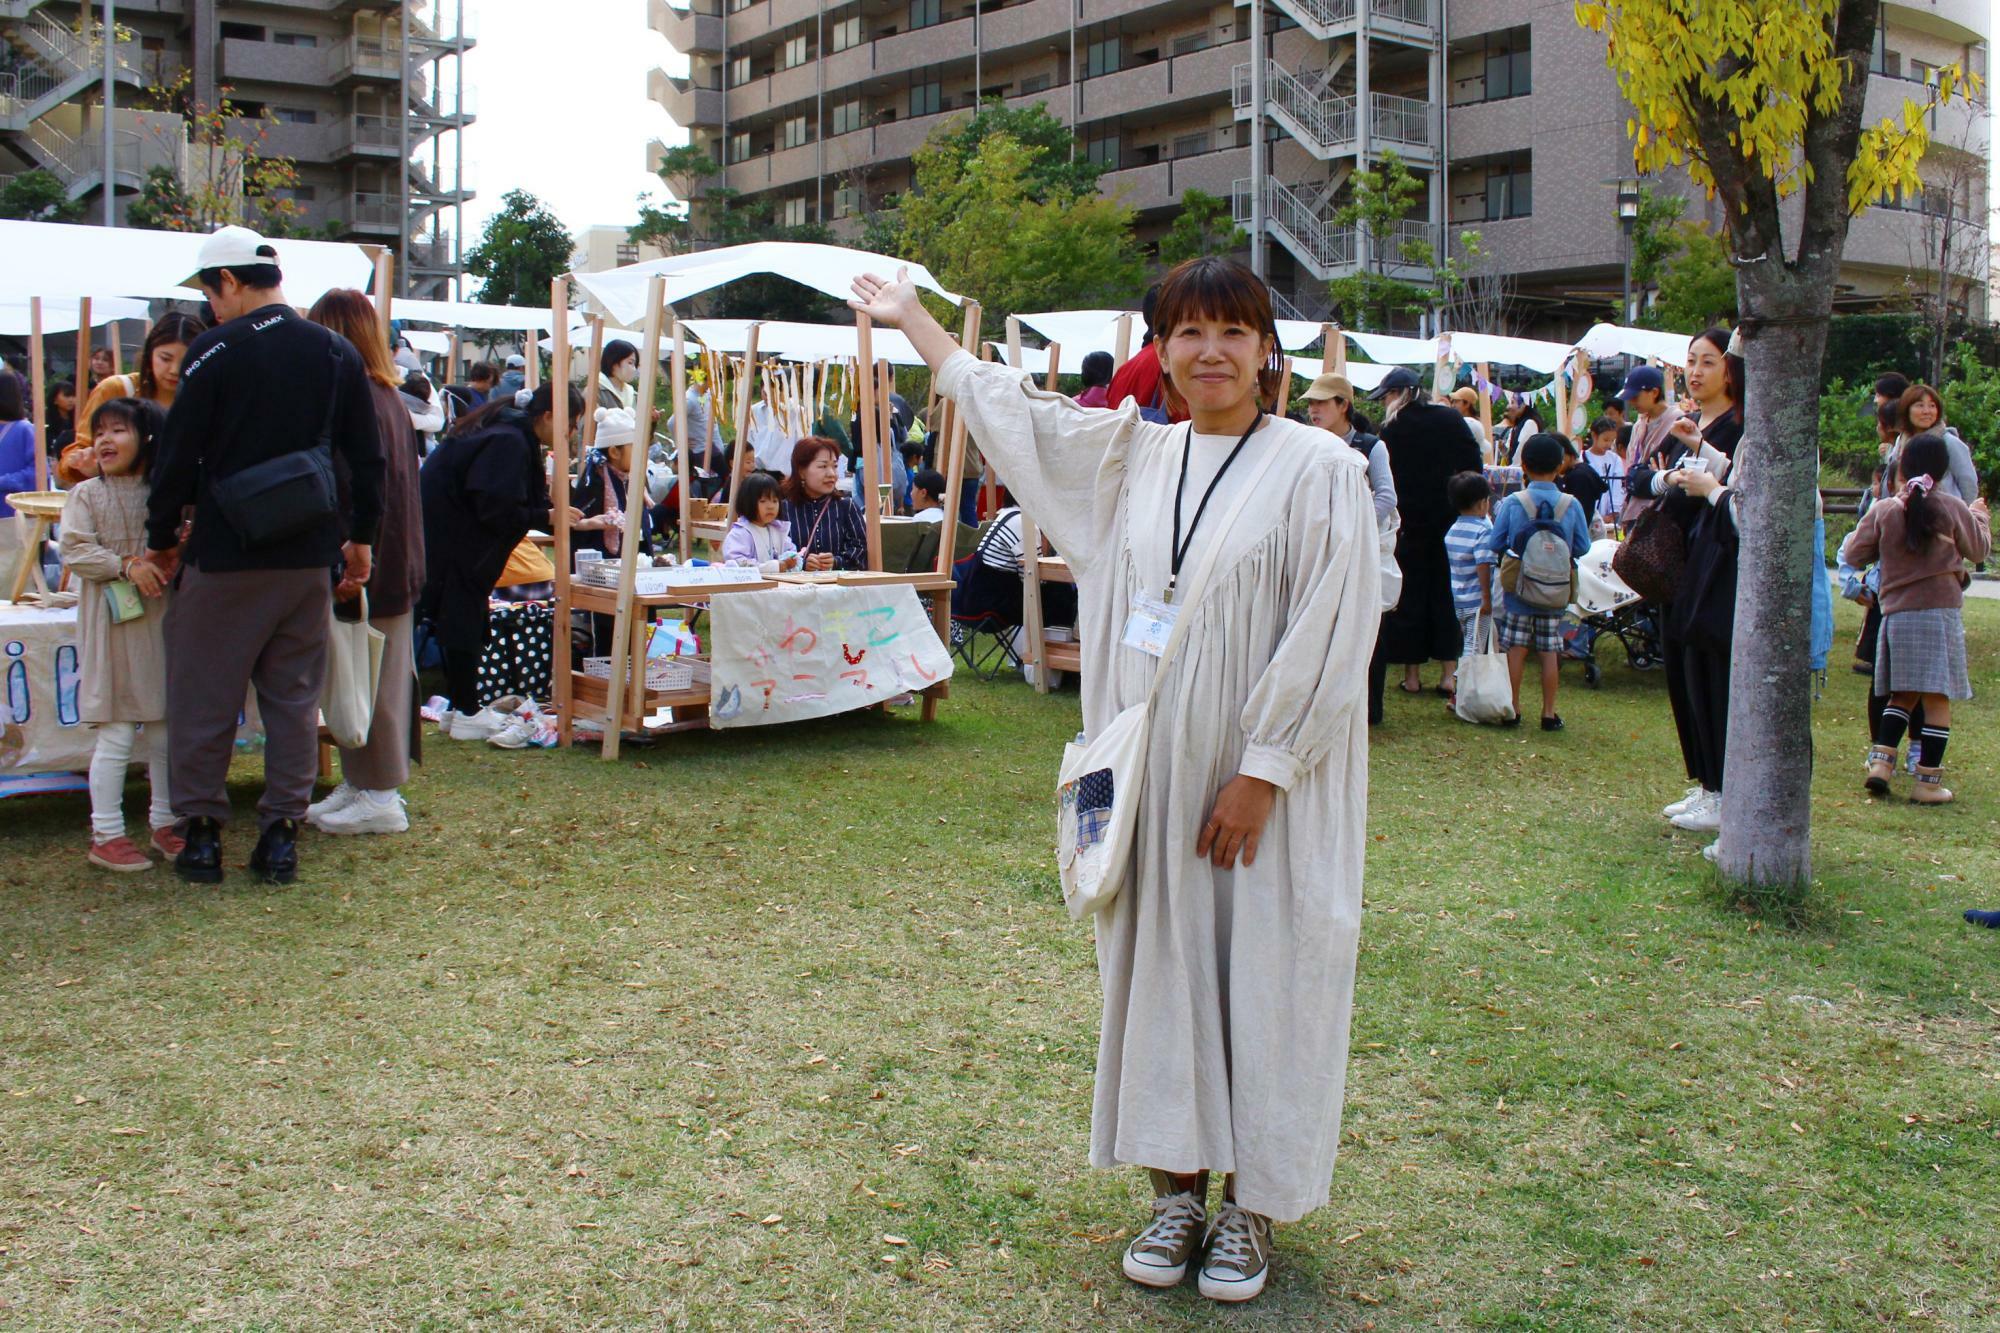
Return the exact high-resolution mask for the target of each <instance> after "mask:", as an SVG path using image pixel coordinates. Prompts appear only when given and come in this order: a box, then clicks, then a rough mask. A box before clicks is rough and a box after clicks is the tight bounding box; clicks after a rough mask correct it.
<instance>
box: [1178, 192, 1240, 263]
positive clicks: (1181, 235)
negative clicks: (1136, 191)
mask: <svg viewBox="0 0 2000 1333" xmlns="http://www.w3.org/2000/svg"><path fill="white" fill-rule="evenodd" d="M1249 248H1250V235H1249V233H1248V232H1246V231H1244V230H1243V228H1241V227H1239V226H1237V225H1236V223H1235V221H1234V220H1233V219H1231V217H1230V216H1229V201H1228V200H1227V199H1218V198H1216V197H1215V196H1214V195H1212V194H1210V193H1208V192H1207V191H1206V190H1188V191H1186V192H1185V193H1183V194H1182V195H1181V211H1180V212H1179V213H1177V214H1175V215H1174V222H1173V225H1172V226H1171V227H1168V228H1167V234H1166V235H1164V236H1162V237H1161V238H1160V262H1161V263H1162V264H1164V265H1166V266H1167V267H1168V268H1172V267H1173V266H1174V265H1175V264H1178V263H1181V262H1183V261H1184V260H1189V259H1200V258H1201V257H1202V256H1204V255H1232V254H1235V253H1237V252H1238V251H1240V250H1247V249H1249Z"/></svg>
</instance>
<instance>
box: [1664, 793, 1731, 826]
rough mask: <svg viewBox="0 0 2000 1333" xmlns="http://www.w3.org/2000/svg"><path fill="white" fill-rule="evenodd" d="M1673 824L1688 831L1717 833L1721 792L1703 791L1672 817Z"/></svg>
mask: <svg viewBox="0 0 2000 1333" xmlns="http://www.w3.org/2000/svg"><path fill="white" fill-rule="evenodd" d="M1673 825H1674V827H1675V828H1677V829H1681V830H1683V831H1685V832H1688V833H1717V832H1720V831H1721V829H1722V793H1721V792H1719V791H1715V792H1703V793H1702V794H1701V796H1700V798H1699V799H1698V800H1697V801H1696V802H1695V804H1693V805H1690V806H1689V807H1688V808H1687V809H1685V810H1683V811H1681V812H1680V813H1679V814H1677V815H1675V816H1674V818H1673Z"/></svg>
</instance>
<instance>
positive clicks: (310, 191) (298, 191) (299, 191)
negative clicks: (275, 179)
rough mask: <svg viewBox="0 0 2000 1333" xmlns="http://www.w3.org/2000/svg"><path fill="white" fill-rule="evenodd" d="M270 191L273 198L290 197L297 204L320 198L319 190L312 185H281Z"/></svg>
mask: <svg viewBox="0 0 2000 1333" xmlns="http://www.w3.org/2000/svg"><path fill="white" fill-rule="evenodd" d="M269 193H270V196H271V198H273V199H289V200H291V201H292V202H293V203H295V204H309V203H311V202H312V201H313V200H315V199H317V198H319V190H318V189H317V188H315V187H314V186H311V185H280V186H277V187H275V188H274V189H272V190H271V191H270V192H269Z"/></svg>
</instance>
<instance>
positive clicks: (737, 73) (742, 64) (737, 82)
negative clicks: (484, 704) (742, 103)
mask: <svg viewBox="0 0 2000 1333" xmlns="http://www.w3.org/2000/svg"><path fill="white" fill-rule="evenodd" d="M748 82H750V57H749V56H731V57H730V58H729V86H730V87H732V88H741V87H742V86H743V85H744V84H746V83H748Z"/></svg>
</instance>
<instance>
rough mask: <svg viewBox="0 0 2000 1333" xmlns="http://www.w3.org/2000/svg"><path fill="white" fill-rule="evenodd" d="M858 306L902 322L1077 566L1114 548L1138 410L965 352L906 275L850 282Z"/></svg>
mask: <svg viewBox="0 0 2000 1333" xmlns="http://www.w3.org/2000/svg"><path fill="white" fill-rule="evenodd" d="M854 292H855V298H856V299H854V300H852V301H849V302H848V304H849V305H850V306H852V307H853V308H854V309H855V310H856V311H857V312H859V313H861V314H865V315H868V316H869V317H871V318H872V319H874V320H875V321H876V322H877V323H879V324H882V325H885V326H887V327H890V328H898V329H901V330H902V331H903V333H904V334H905V335H906V336H907V337H908V338H909V339H910V343H911V345H912V346H914V347H915V348H916V349H917V352H918V354H919V355H921V356H922V357H923V358H924V362H925V364H926V365H928V366H930V368H931V370H932V371H933V372H934V373H935V374H936V376H937V380H936V382H937V390H938V392H939V393H940V394H941V395H943V396H945V397H947V398H950V399H951V400H952V402H953V403H955V404H957V406H958V409H959V410H960V411H961V412H963V413H964V414H965V422H966V427H967V430H968V431H969V432H970V434H971V435H972V437H973V439H974V440H976V441H977V442H978V445H979V448H980V450H981V452H983V453H984V454H985V456H986V462H987V463H988V465H989V466H991V467H992V469H993V471H994V472H995V474H997V475H998V476H999V478H1000V480H1001V481H1002V482H1004V483H1005V484H1006V486H1007V488H1008V489H1009V490H1011V491H1013V492H1014V496H1015V498H1016V499H1018V500H1019V501H1020V502H1021V506H1022V508H1024V509H1026V510H1027V511H1028V513H1029V514H1031V515H1033V517H1034V519H1035V521H1036V523H1038V524H1039V525H1040V526H1041V528H1042V530H1043V531H1044V532H1045V533H1047V535H1048V537H1049V539H1050V540H1051V541H1053V542H1054V543H1055V544H1056V547H1057V549H1059V550H1060V551H1062V553H1063V555H1064V557H1065V558H1066V559H1067V560H1068V561H1069V563H1070V565H1071V566H1072V567H1073V568H1076V569H1078V570H1082V569H1086V568H1088V567H1090V566H1093V565H1095V564H1096V563H1097V561H1098V558H1099V556H1100V554H1101V553H1103V552H1104V551H1105V550H1106V549H1108V543H1109V541H1110V534H1111V530H1112V525H1113V521H1114V515H1115V512H1116V509H1117V505H1118V498H1119V495H1120V493H1121V492H1122V490H1123V488H1124V482H1125V459H1126V453H1127V450H1128V449H1129V448H1130V446H1131V442H1132V440H1133V439H1134V437H1135V436H1137V435H1138V434H1139V433H1140V432H1141V431H1142V430H1157V429H1162V428H1160V427H1149V426H1146V425H1145V424H1144V423H1143V422H1141V420H1140V418H1139V414H1138V409H1137V408H1135V407H1125V408H1121V409H1119V410H1117V411H1112V412H1106V411H1104V410H1102V409H1093V408H1087V407H1078V406H1077V405H1076V404H1075V403H1074V402H1072V401H1071V400H1070V399H1069V398H1067V397H1065V396H1064V395H1062V394H1057V393H1049V392H1046V391H1044V390H1042V389H1038V388H1036V387H1035V385H1034V382H1033V380H1032V378H1031V377H1030V376H1028V375H1027V374H1026V373H1025V372H1022V371H1018V370H1012V369H1009V368H1008V367H1006V366H1002V365H996V364H993V363H990V362H982V361H979V360H978V359H976V358H975V357H973V356H972V354H971V353H969V352H965V351H962V350H961V349H960V348H959V347H958V345H957V344H956V343H954V342H953V341H952V339H951V336H950V335H949V334H947V333H946V332H945V331H944V329H943V327H942V326H941V325H939V324H938V322H937V320H935V319H933V318H932V317H931V314H930V312H929V311H927V310H925V309H924V308H923V305H922V303H921V302H919V301H918V300H917V289H916V286H915V284H913V283H911V282H910V281H909V279H908V277H907V274H899V275H898V278H897V281H896V282H894V283H888V282H884V281H883V280H882V279H880V278H878V277H875V276H874V275H872V274H867V275H863V276H862V277H859V278H856V279H855V281H854Z"/></svg>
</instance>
